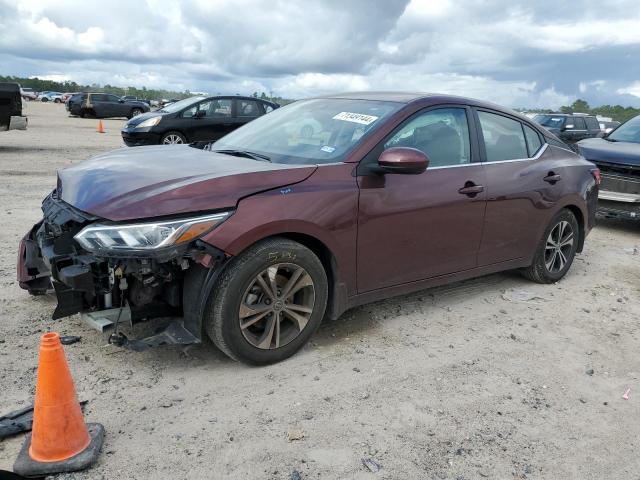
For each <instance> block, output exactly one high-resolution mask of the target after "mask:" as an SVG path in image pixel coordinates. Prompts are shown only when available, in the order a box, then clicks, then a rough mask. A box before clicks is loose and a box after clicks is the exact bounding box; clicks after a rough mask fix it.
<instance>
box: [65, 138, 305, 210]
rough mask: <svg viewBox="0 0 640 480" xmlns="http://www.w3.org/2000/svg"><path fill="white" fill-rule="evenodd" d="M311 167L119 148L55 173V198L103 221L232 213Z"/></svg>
mask: <svg viewBox="0 0 640 480" xmlns="http://www.w3.org/2000/svg"><path fill="white" fill-rule="evenodd" d="M316 168H317V167H316V166H315V165H312V166H297V165H283V164H274V163H269V162H261V161H257V160H252V159H250V158H241V157H233V156H230V155H224V154H219V153H213V152H210V151H205V150H200V149H198V148H193V147H190V146H188V145H159V146H152V147H136V148H122V149H120V150H115V151H113V152H109V153H106V154H103V155H99V156H97V157H93V158H91V159H90V160H87V161H84V162H81V163H79V164H77V165H73V166H71V167H68V168H65V169H63V170H60V171H59V172H58V187H57V188H58V195H59V197H60V198H62V200H64V201H65V202H67V203H68V204H70V205H72V206H74V207H76V208H78V209H80V210H82V211H84V212H86V213H89V214H92V215H95V216H98V217H102V218H106V219H108V220H114V221H119V220H134V219H142V218H150V217H160V216H167V215H175V214H181V213H194V212H202V211H210V210H216V209H223V208H233V207H235V206H236V204H237V203H238V200H239V199H241V198H243V197H246V196H248V195H252V194H254V193H258V192H262V191H265V190H270V189H273V188H278V187H283V186H286V185H290V184H293V183H298V182H301V181H303V180H305V179H306V178H308V177H309V176H310V175H311V174H312V173H313V172H314V171H315V170H316Z"/></svg>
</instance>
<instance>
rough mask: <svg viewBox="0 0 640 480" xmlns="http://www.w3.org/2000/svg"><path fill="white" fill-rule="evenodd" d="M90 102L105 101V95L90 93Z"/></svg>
mask: <svg viewBox="0 0 640 480" xmlns="http://www.w3.org/2000/svg"><path fill="white" fill-rule="evenodd" d="M91 101H92V102H106V101H107V96H106V95H105V94H104V93H93V94H92V95H91Z"/></svg>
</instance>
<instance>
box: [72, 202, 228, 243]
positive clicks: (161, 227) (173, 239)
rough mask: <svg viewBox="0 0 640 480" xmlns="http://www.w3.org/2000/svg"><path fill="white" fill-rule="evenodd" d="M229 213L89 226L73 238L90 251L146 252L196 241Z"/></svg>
mask: <svg viewBox="0 0 640 480" xmlns="http://www.w3.org/2000/svg"><path fill="white" fill-rule="evenodd" d="M231 213H232V212H223V213H216V214H213V215H205V216H201V217H192V218H185V219H181V220H175V221H171V222H153V223H135V224H129V225H100V224H93V225H89V226H87V227H85V228H83V229H82V230H81V231H80V233H78V234H77V235H76V236H75V237H73V238H75V239H76V241H77V242H78V243H79V244H80V245H82V248H84V249H85V250H88V251H90V252H96V253H98V252H105V251H113V252H118V251H120V252H126V251H134V252H135V251H142V252H147V251H152V250H157V249H159V248H163V247H169V246H172V245H179V244H181V243H185V242H189V241H191V240H193V239H195V238H198V237H199V236H201V235H203V234H204V233H206V232H208V231H209V230H211V229H213V228H214V227H215V226H216V225H219V224H220V223H222V222H223V221H224V220H225V219H226V218H227V217H229V215H231Z"/></svg>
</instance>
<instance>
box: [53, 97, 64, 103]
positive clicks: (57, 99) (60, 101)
mask: <svg viewBox="0 0 640 480" xmlns="http://www.w3.org/2000/svg"><path fill="white" fill-rule="evenodd" d="M54 103H62V100H60V99H59V98H56V99H55V100H54Z"/></svg>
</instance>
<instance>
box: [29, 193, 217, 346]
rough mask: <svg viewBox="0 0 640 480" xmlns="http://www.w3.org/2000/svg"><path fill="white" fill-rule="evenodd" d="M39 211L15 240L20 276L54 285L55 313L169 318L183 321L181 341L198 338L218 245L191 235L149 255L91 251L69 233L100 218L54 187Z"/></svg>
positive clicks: (109, 319)
mask: <svg viewBox="0 0 640 480" xmlns="http://www.w3.org/2000/svg"><path fill="white" fill-rule="evenodd" d="M42 211H43V213H44V218H43V219H42V221H40V222H38V223H37V224H36V225H34V226H33V228H32V229H31V230H30V231H29V232H28V233H27V235H25V237H24V238H23V239H22V241H21V242H20V248H19V254H18V263H17V277H18V282H19V284H20V287H22V288H24V289H26V290H29V292H30V293H32V294H35V295H37V294H44V293H46V292H47V291H50V290H51V289H53V290H54V291H55V295H56V297H57V300H58V304H57V306H56V309H55V311H54V312H53V315H52V317H53V318H54V319H56V318H61V317H66V316H69V315H73V314H75V313H83V314H86V315H88V317H87V318H89V319H94V320H95V319H100V321H101V322H102V326H103V327H104V326H105V325H107V326H113V323H116V324H117V322H118V321H126V322H127V323H135V322H138V321H142V320H148V319H152V318H158V317H172V318H174V319H176V320H178V321H179V323H180V325H181V327H180V328H179V329H177V330H176V328H175V326H174V328H173V330H172V332H173V333H174V334H175V335H174V336H176V337H182V339H183V340H185V339H187V340H188V342H186V343H194V342H195V341H199V340H200V338H201V326H200V325H201V313H202V311H203V309H204V305H201V306H200V305H194V302H195V303H197V302H201V301H202V300H201V299H202V298H205V299H206V298H207V295H205V294H203V290H202V289H203V288H204V287H205V283H206V282H207V281H209V284H208V287H209V288H210V286H211V285H210V284H211V281H210V278H211V273H212V272H216V271H217V269H218V267H220V266H221V265H222V264H223V263H224V260H225V258H224V255H223V254H222V252H220V251H219V250H217V249H215V248H214V247H212V246H210V245H208V244H206V243H204V242H202V241H200V240H198V239H194V240H193V241H191V242H187V243H185V244H182V245H177V246H175V247H172V248H167V249H161V250H160V251H158V252H153V253H152V254H145V253H140V254H136V253H135V252H134V253H123V254H110V253H104V252H100V253H92V252H90V251H88V250H86V249H85V248H83V247H82V245H81V243H80V242H78V240H77V239H76V238H74V237H75V236H76V235H77V234H78V233H79V232H81V231H82V230H83V229H84V228H85V227H87V226H88V225H92V224H96V223H98V222H100V221H101V220H102V219H100V218H98V217H95V216H92V215H90V214H87V213H85V212H82V211H80V210H78V209H76V208H74V207H72V206H71V205H69V204H67V203H65V202H64V201H62V200H60V199H59V198H58V197H57V194H56V191H54V192H53V193H52V194H51V195H49V196H48V197H47V198H46V199H45V200H44V202H43V204H42ZM185 285H188V288H185ZM185 296H186V297H188V299H189V300H188V303H189V305H188V307H187V308H184V305H185V302H186V300H185ZM114 318H115V319H116V320H115V322H114ZM94 326H95V325H94ZM182 327H186V328H187V330H188V332H186V331H184V328H182ZM181 328H182V330H180V329H181ZM100 329H102V328H100ZM176 332H177V333H176ZM162 343H185V342H180V341H175V342H172V341H171V339H169V340H167V339H164V340H163V341H162ZM139 346H140V345H139Z"/></svg>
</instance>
